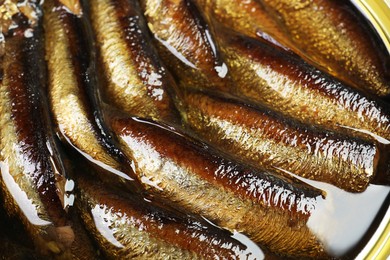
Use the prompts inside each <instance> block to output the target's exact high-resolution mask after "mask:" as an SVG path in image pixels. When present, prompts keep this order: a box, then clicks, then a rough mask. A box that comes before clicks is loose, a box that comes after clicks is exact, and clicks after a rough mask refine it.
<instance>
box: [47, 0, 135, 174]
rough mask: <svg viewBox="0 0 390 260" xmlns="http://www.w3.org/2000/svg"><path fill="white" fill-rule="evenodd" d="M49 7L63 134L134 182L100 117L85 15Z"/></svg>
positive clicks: (56, 108)
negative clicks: (102, 125)
mask: <svg viewBox="0 0 390 260" xmlns="http://www.w3.org/2000/svg"><path fill="white" fill-rule="evenodd" d="M44 11H45V15H44V27H45V47H46V59H47V63H48V76H49V77H48V78H49V87H48V93H49V99H50V105H51V108H52V114H53V117H54V119H55V120H54V121H55V122H54V123H55V125H56V128H57V131H58V132H59V135H60V136H61V137H62V139H63V141H65V142H67V143H69V144H70V145H71V146H72V147H73V148H74V149H75V150H77V151H78V152H79V154H81V155H82V156H84V157H85V158H87V159H88V160H89V161H90V163H92V164H93V165H94V166H95V167H96V168H97V169H99V168H100V169H101V168H103V169H109V170H110V172H112V173H115V174H116V177H119V178H118V179H119V181H120V182H125V180H131V179H132V177H133V176H132V171H131V170H129V169H130V166H129V167H126V164H125V163H122V161H125V160H122V161H121V159H123V158H121V157H120V151H118V149H117V148H116V147H115V144H112V143H108V142H109V140H107V137H106V136H104V135H103V131H104V130H102V129H101V128H99V127H98V126H97V123H96V121H95V117H96V115H94V114H96V111H97V110H98V109H99V108H98V107H97V105H96V104H95V103H94V102H93V100H92V98H91V95H92V93H94V91H96V89H95V88H97V87H96V86H95V85H94V82H95V81H94V80H93V78H94V77H96V76H95V75H94V73H93V72H92V71H91V70H89V71H88V68H90V67H92V65H91V63H93V62H94V61H93V57H92V55H91V53H90V51H89V49H88V47H90V46H89V43H88V38H87V37H88V35H86V34H85V33H84V31H86V30H87V28H86V25H85V26H84V24H83V22H84V23H86V22H87V21H86V19H85V18H83V17H77V16H76V15H74V14H71V13H69V12H68V11H67V10H66V9H65V8H64V6H63V5H62V4H61V3H60V2H59V1H57V0H55V1H46V2H45V4H44ZM83 26H84V27H83ZM83 30H84V31H83ZM86 74H88V78H87V76H86ZM100 121H102V119H100ZM112 150H115V152H113V151H112ZM118 154H119V155H118ZM121 163H122V164H121ZM104 173H106V172H104ZM111 176H114V175H111ZM105 179H108V178H107V177H105Z"/></svg>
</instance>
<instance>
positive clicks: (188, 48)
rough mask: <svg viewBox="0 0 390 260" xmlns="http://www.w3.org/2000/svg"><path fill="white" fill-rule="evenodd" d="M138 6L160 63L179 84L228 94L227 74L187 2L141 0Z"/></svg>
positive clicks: (204, 25)
mask: <svg viewBox="0 0 390 260" xmlns="http://www.w3.org/2000/svg"><path fill="white" fill-rule="evenodd" d="M141 6H142V8H143V11H144V13H145V17H146V20H147V24H148V26H149V29H150V30H151V32H152V34H153V36H154V38H155V42H156V43H157V45H158V46H159V48H158V50H159V53H160V57H161V58H162V60H163V61H164V64H166V65H167V66H168V68H169V69H170V71H172V73H173V74H175V76H176V78H177V79H178V80H179V82H178V83H179V84H180V85H185V86H186V87H195V88H201V87H206V86H207V87H209V88H212V89H215V90H222V91H229V88H230V85H229V84H227V83H230V81H229V79H228V78H227V77H228V75H229V74H227V73H228V69H227V67H226V64H225V63H224V62H223V60H222V59H221V57H220V54H219V51H218V48H217V44H216V43H215V42H214V40H213V38H212V32H211V31H210V30H209V28H208V24H207V23H206V22H205V21H204V19H203V17H202V16H201V14H200V13H199V11H198V9H197V8H196V7H195V5H194V4H193V3H192V2H191V1H186V0H183V1H173V0H163V1H153V0H143V1H141Z"/></svg>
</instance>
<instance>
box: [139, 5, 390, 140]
mask: <svg viewBox="0 0 390 260" xmlns="http://www.w3.org/2000/svg"><path fill="white" fill-rule="evenodd" d="M211 2H212V3H213V4H212V7H213V10H214V12H217V10H219V9H220V8H222V7H215V6H214V5H218V6H219V5H220V4H221V3H220V2H223V1H211ZM233 2H234V3H230V5H229V4H228V5H227V6H226V7H225V8H230V7H232V6H235V5H238V6H242V7H243V8H242V9H239V8H238V6H236V8H237V12H238V13H240V12H244V11H245V12H250V10H251V8H255V9H256V10H257V9H258V8H259V7H255V5H257V4H256V3H255V2H254V1H233ZM141 3H142V5H141V6H142V7H143V10H144V13H145V16H146V19H147V22H148V25H149V27H150V29H151V31H152V33H153V35H154V37H155V39H157V40H156V42H157V43H158V44H159V46H160V48H159V51H160V53H161V57H162V59H163V61H164V63H165V64H167V66H168V67H169V69H170V70H171V71H172V72H173V73H174V74H175V77H176V78H178V79H179V86H180V87H181V88H195V89H207V90H211V91H221V92H222V93H223V94H231V95H235V96H238V97H240V98H243V99H247V100H248V102H250V103H253V104H261V105H265V106H267V107H269V108H271V109H272V110H275V111H278V112H280V113H282V114H284V115H286V116H288V117H291V118H295V119H296V120H299V121H301V122H302V123H306V124H310V125H317V126H319V127H322V128H327V129H330V130H335V131H338V132H343V133H349V134H351V135H354V136H360V137H364V138H367V139H370V140H379V141H380V142H384V143H389V142H390V110H389V109H386V106H385V105H384V103H383V102H381V101H380V100H377V99H375V98H372V97H370V96H367V95H365V94H364V93H362V92H360V91H356V90H355V89H353V88H351V87H348V86H347V85H343V84H342V83H340V82H339V81H337V80H335V79H334V78H333V77H330V76H328V75H327V74H325V73H323V72H321V71H319V70H318V69H316V68H314V67H312V66H310V65H309V64H307V63H306V62H304V61H303V60H301V59H300V58H299V57H297V56H296V55H294V54H292V53H291V52H288V51H286V50H283V49H280V48H275V45H272V44H269V43H267V42H264V41H260V40H256V39H253V38H250V37H247V36H244V35H241V34H238V33H234V32H231V28H227V27H226V26H222V25H220V24H219V25H218V26H215V22H214V26H215V27H216V28H215V29H214V30H212V29H210V28H209V26H208V23H207V22H206V21H205V19H204V17H203V16H202V15H201V13H200V11H199V10H198V9H197V6H196V5H194V4H193V3H192V2H191V1H190V0H182V1H172V0H164V1H151V0H143V1H141ZM252 5H254V7H250V6H252ZM244 6H245V8H244ZM214 7H215V8H214ZM254 12H255V13H256V12H257V11H254ZM237 15H238V14H237ZM242 15H244V14H242ZM245 15H248V14H247V13H245ZM237 19H239V18H237ZM253 19H254V18H253ZM209 20H210V19H209ZM224 21H225V20H224ZM231 21H234V20H231ZM232 23H234V22H232ZM210 27H213V26H210ZM191 64H192V65H191ZM217 64H220V65H219V67H218V66H217ZM222 67H224V74H223V75H222V76H223V77H221V75H219V74H218V73H217V70H216V68H220V70H219V72H221V68H222Z"/></svg>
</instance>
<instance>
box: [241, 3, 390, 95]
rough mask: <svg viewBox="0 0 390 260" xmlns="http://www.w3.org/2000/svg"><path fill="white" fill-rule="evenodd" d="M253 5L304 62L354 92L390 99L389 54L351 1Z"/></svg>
mask: <svg viewBox="0 0 390 260" xmlns="http://www.w3.org/2000/svg"><path fill="white" fill-rule="evenodd" d="M257 1H258V2H259V3H261V4H263V6H264V7H265V9H266V10H267V12H268V13H269V14H271V15H272V16H273V18H274V19H275V20H276V21H277V22H278V24H279V28H280V29H281V30H282V31H284V32H285V33H286V34H287V35H288V38H289V39H290V40H291V42H292V43H293V45H289V46H288V47H290V48H291V49H293V50H294V51H296V52H297V53H298V54H299V55H301V56H302V57H303V58H305V59H306V60H308V61H309V62H311V63H312V64H314V65H316V66H319V67H320V68H322V69H324V70H325V71H326V72H328V73H330V74H331V75H334V76H336V77H337V78H339V79H341V80H343V81H344V82H347V83H348V84H351V85H353V86H355V87H357V88H359V89H362V90H364V91H367V92H370V93H373V94H375V95H378V96H382V97H385V96H389V95H390V82H389V71H388V69H387V68H386V67H385V66H386V65H385V64H388V61H389V56H388V55H386V54H385V53H386V50H385V49H384V47H383V46H382V45H383V44H382V45H381V43H380V41H379V40H378V39H377V38H375V36H374V34H373V33H372V32H371V31H370V28H369V26H368V25H366V23H365V22H364V21H363V19H362V18H361V17H358V15H357V14H356V11H355V10H353V8H352V7H351V6H350V5H351V4H350V3H347V1H344V2H342V3H341V2H340V1H336V0H331V1H329V0H305V1H290V0H278V1H274V0H257ZM247 18H249V19H251V17H250V16H248V17H247ZM275 38H276V36H275Z"/></svg>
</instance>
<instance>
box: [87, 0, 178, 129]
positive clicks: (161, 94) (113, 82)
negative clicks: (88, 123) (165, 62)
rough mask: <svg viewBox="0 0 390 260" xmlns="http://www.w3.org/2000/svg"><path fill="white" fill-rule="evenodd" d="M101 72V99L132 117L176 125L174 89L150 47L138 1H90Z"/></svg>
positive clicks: (166, 72)
mask: <svg viewBox="0 0 390 260" xmlns="http://www.w3.org/2000/svg"><path fill="white" fill-rule="evenodd" d="M89 5H90V16H91V22H92V25H93V28H94V31H95V36H96V42H97V47H98V50H99V54H100V55H99V60H100V65H101V69H102V71H103V74H104V76H105V81H106V86H105V87H104V88H103V89H102V96H103V100H104V101H106V102H107V103H110V104H112V105H114V106H115V107H117V108H119V109H121V110H123V111H126V112H127V113H129V114H131V115H136V116H143V117H150V118H153V119H158V120H163V121H167V122H177V121H178V113H177V111H176V109H175V107H174V104H173V101H172V100H171V97H170V94H172V93H173V91H174V90H173V89H175V88H176V86H175V83H174V81H173V80H172V79H171V77H170V75H169V73H168V71H167V70H166V69H165V67H164V66H162V64H161V63H160V61H159V59H158V57H157V55H156V51H155V50H154V48H153V46H152V45H151V44H150V37H149V35H148V30H147V26H146V24H145V21H144V19H143V16H142V12H141V10H140V7H139V6H138V2H137V1H126V0H103V1H96V0H95V1H94V0H92V1H90V2H89Z"/></svg>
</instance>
